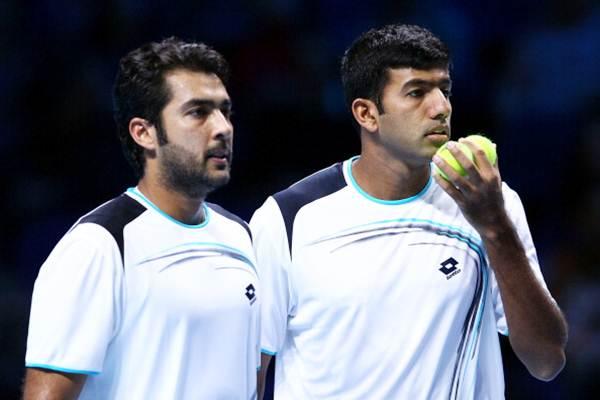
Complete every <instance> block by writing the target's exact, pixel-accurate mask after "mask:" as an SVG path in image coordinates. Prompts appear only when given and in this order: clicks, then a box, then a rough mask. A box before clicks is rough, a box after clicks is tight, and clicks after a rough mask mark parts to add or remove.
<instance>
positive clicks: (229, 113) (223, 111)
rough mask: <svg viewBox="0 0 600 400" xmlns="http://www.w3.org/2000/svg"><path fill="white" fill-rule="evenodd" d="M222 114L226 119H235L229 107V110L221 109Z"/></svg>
mask: <svg viewBox="0 0 600 400" xmlns="http://www.w3.org/2000/svg"><path fill="white" fill-rule="evenodd" d="M221 113H222V114H223V116H225V118H227V119H231V117H233V110H232V109H231V108H229V107H227V108H222V109H221Z"/></svg>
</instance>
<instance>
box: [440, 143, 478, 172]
mask: <svg viewBox="0 0 600 400" xmlns="http://www.w3.org/2000/svg"><path fill="white" fill-rule="evenodd" d="M447 145H448V143H447V142H446V143H444V145H443V146H442V147H440V148H439V149H438V150H437V151H436V153H435V154H437V155H438V156H439V157H440V158H441V159H443V160H444V161H446V163H448V165H450V166H451V167H452V169H453V170H455V171H456V172H458V173H459V174H460V175H461V176H465V175H467V171H465V169H464V168H463V166H462V165H460V163H459V162H458V160H457V159H456V158H454V156H453V155H452V153H450V150H448V146H447ZM456 145H457V146H458V148H459V149H460V150H461V151H462V152H463V153H464V154H465V155H466V156H467V157H468V158H469V160H471V161H473V152H471V149H470V148H469V146H467V145H466V144H463V143H456ZM434 167H435V171H436V172H437V173H438V174H439V175H441V176H442V178H444V179H446V180H448V176H447V175H446V174H445V173H444V171H442V170H441V169H439V168H438V166H437V165H435V164H434Z"/></svg>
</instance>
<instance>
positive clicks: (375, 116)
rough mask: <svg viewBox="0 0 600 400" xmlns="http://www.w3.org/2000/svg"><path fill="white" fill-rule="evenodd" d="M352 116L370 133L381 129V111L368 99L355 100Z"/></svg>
mask: <svg viewBox="0 0 600 400" xmlns="http://www.w3.org/2000/svg"><path fill="white" fill-rule="evenodd" d="M352 115H354V119H355V120H356V122H358V124H359V125H360V126H361V127H363V128H364V129H366V130H367V131H368V132H376V131H377V130H378V129H379V111H378V110H377V105H376V104H375V103H374V102H373V101H371V100H368V99H361V98H358V99H354V101H353V102H352Z"/></svg>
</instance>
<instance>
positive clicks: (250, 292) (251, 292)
mask: <svg viewBox="0 0 600 400" xmlns="http://www.w3.org/2000/svg"><path fill="white" fill-rule="evenodd" d="M246 297H247V298H248V300H250V305H252V304H254V302H255V301H256V289H254V285H252V284H249V285H248V286H246Z"/></svg>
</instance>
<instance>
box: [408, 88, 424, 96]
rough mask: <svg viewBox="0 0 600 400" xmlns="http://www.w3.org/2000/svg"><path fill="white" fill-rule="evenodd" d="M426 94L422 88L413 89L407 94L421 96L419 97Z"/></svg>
mask: <svg viewBox="0 0 600 400" xmlns="http://www.w3.org/2000/svg"><path fill="white" fill-rule="evenodd" d="M424 94H425V92H424V91H423V90H422V89H415V90H411V91H410V92H408V94H407V96H409V97H414V98H419V97H423V95H424Z"/></svg>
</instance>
